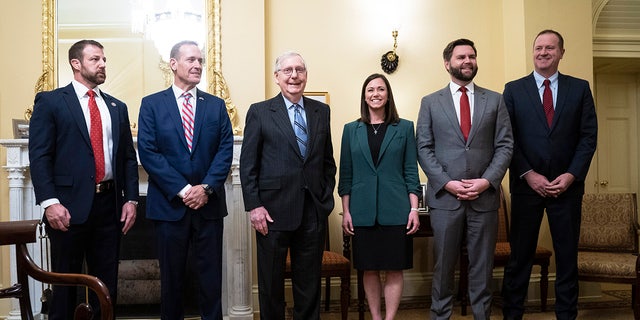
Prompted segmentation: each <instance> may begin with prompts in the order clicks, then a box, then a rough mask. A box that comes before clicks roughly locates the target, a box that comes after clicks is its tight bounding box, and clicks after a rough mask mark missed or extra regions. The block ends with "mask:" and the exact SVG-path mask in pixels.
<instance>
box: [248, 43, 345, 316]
mask: <svg viewBox="0 0 640 320" xmlns="http://www.w3.org/2000/svg"><path fill="white" fill-rule="evenodd" d="M274 77H275V81H276V83H277V84H278V86H280V94H278V95H277V96H275V97H274V98H271V99H269V100H266V101H263V102H259V103H255V104H252V105H251V106H250V107H249V111H248V112H247V119H246V125H245V130H244V140H243V142H242V152H241V155H240V180H241V181H242V194H243V197H244V206H245V208H246V210H247V211H249V212H250V215H251V226H252V227H253V228H254V229H255V230H256V243H257V257H258V291H259V298H260V318H261V319H284V318H285V314H284V311H285V301H284V271H285V270H284V268H285V260H286V258H287V251H290V252H291V269H292V270H291V271H292V274H293V275H292V283H293V309H294V311H293V318H294V319H305V320H314V319H319V318H320V266H321V265H322V252H323V248H324V241H325V235H326V232H327V229H326V228H327V216H328V215H329V214H330V213H331V210H333V205H334V200H333V188H334V186H335V183H336V181H335V174H336V164H335V161H334V159H333V146H332V144H331V128H330V126H329V106H328V105H326V104H324V103H321V102H319V101H316V100H312V99H309V98H306V97H304V96H303V93H304V88H305V86H306V84H307V68H306V65H305V62H304V60H303V59H302V56H300V55H299V54H297V53H295V52H287V53H284V54H282V55H281V56H280V57H278V58H277V59H276V64H275V71H274ZM296 109H297V110H298V111H299V112H300V113H299V116H301V117H302V120H300V119H299V118H298V119H296V115H295V113H296V112H298V111H296ZM294 126H296V127H298V129H300V128H301V127H305V128H306V135H307V137H306V139H301V140H303V141H297V138H296V137H297V136H296V133H295V130H298V129H296V128H294ZM302 142H304V144H302Z"/></svg>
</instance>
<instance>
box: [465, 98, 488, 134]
mask: <svg viewBox="0 0 640 320" xmlns="http://www.w3.org/2000/svg"><path fill="white" fill-rule="evenodd" d="M474 90H475V92H474V93H473V121H472V122H471V131H469V138H468V139H467V144H469V143H470V142H471V140H472V139H473V136H474V135H475V133H476V131H477V130H478V126H477V125H476V126H474V125H473V124H474V123H477V124H480V123H482V118H483V117H484V113H485V112H486V110H487V96H486V91H485V90H484V89H483V88H481V87H478V86H477V85H476V86H475V88H474Z"/></svg>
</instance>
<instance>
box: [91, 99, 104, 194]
mask: <svg viewBox="0 0 640 320" xmlns="http://www.w3.org/2000/svg"><path fill="white" fill-rule="evenodd" d="M87 94H88V95H89V115H90V118H91V131H90V132H89V137H90V138H91V147H92V148H93V157H94V160H95V162H96V183H100V181H102V179H103V178H104V146H103V144H102V118H101V117H100V110H98V104H97V103H96V93H95V92H94V91H93V90H89V92H87Z"/></svg>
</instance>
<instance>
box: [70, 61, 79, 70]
mask: <svg viewBox="0 0 640 320" xmlns="http://www.w3.org/2000/svg"><path fill="white" fill-rule="evenodd" d="M69 63H70V64H71V68H73V70H77V71H80V67H81V63H80V60H78V59H71V61H69Z"/></svg>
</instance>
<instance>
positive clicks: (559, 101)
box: [551, 72, 570, 130]
mask: <svg viewBox="0 0 640 320" xmlns="http://www.w3.org/2000/svg"><path fill="white" fill-rule="evenodd" d="M569 89H570V88H569V81H568V78H567V76H565V75H563V74H561V73H559V72H558V90H557V95H558V96H557V97H556V108H555V110H554V113H553V121H551V130H553V128H554V127H555V125H556V122H557V121H556V119H558V117H559V116H560V114H562V112H563V111H564V109H565V108H564V107H565V101H567V96H568V95H569Z"/></svg>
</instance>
